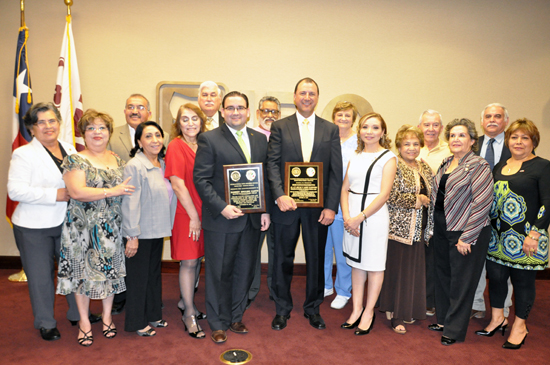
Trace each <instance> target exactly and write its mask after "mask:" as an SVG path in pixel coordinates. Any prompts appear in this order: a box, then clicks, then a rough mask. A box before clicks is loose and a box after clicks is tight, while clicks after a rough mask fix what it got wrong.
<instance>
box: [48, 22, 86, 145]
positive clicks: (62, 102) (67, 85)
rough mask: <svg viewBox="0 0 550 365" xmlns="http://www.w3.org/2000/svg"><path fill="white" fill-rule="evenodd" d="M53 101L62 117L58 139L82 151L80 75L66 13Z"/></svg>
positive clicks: (71, 30) (71, 29) (71, 31)
mask: <svg viewBox="0 0 550 365" xmlns="http://www.w3.org/2000/svg"><path fill="white" fill-rule="evenodd" d="M53 102H54V104H55V106H56V107H57V109H59V113H61V119H63V123H62V126H61V131H60V133H59V139H61V140H62V141H65V142H67V143H70V144H72V145H74V146H75V147H76V149H77V151H82V150H83V149H84V139H83V138H82V136H81V135H80V131H79V130H78V128H77V124H78V121H79V120H80V118H81V117H82V114H83V112H82V93H81V92H80V76H79V75H78V62H77V61H76V50H75V47H74V40H73V28H72V26H71V16H70V15H67V24H66V25H65V33H64V35H63V44H62V45H61V56H59V63H58V68H57V82H56V85H55V94H54V97H53Z"/></svg>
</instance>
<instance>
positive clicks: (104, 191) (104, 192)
mask: <svg viewBox="0 0 550 365" xmlns="http://www.w3.org/2000/svg"><path fill="white" fill-rule="evenodd" d="M103 194H104V195H105V197H107V190H105V188H103Z"/></svg>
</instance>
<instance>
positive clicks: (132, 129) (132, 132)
mask: <svg viewBox="0 0 550 365" xmlns="http://www.w3.org/2000/svg"><path fill="white" fill-rule="evenodd" d="M128 129H129V130H130V142H132V148H133V147H135V146H136V142H135V141H134V140H135V139H136V138H135V136H136V130H135V129H134V128H132V127H131V126H130V124H128Z"/></svg>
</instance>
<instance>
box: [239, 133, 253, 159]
mask: <svg viewBox="0 0 550 365" xmlns="http://www.w3.org/2000/svg"><path fill="white" fill-rule="evenodd" d="M237 142H239V146H241V150H243V153H244V157H246V162H248V163H250V161H251V160H250V152H248V148H247V147H246V143H244V139H243V131H237Z"/></svg>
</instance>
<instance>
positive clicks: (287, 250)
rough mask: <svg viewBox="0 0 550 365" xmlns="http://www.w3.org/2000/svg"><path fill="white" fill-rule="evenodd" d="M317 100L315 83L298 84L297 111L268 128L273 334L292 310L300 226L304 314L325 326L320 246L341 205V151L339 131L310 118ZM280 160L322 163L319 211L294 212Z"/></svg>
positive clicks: (311, 321) (303, 80)
mask: <svg viewBox="0 0 550 365" xmlns="http://www.w3.org/2000/svg"><path fill="white" fill-rule="evenodd" d="M318 100H319V88H318V86H317V83H316V82H315V81H314V80H312V79H310V78H305V79H302V80H300V81H299V82H298V83H297V84H296V88H295V89H294V104H295V105H296V109H297V113H296V114H293V115H291V116H289V117H286V118H283V119H281V120H279V121H276V122H274V123H273V124H272V126H271V136H270V137H269V151H268V156H267V174H268V178H269V184H270V186H271V192H272V194H273V198H274V199H276V201H277V205H276V206H275V207H274V208H273V212H272V220H273V224H274V226H273V227H274V231H275V255H274V261H273V277H272V295H273V299H274V300H275V305H276V311H277V314H276V316H275V318H274V319H273V322H272V323H271V328H273V329H274V330H282V329H283V328H285V327H286V325H287V320H288V319H289V318H290V312H291V311H292V295H291V293H290V284H291V281H292V273H293V268H294V255H295V249H296V244H297V242H298V238H299V236H300V226H301V228H302V241H303V243H304V249H305V256H306V275H307V277H306V280H307V282H306V300H305V302H304V316H305V317H306V318H308V319H309V323H310V325H311V326H313V327H314V328H317V329H324V328H325V322H324V321H323V318H322V317H321V315H320V314H319V306H320V305H321V303H322V302H323V297H324V257H325V243H326V240H327V231H328V226H329V225H330V224H332V222H333V220H334V216H335V214H336V212H337V211H338V203H339V202H340V192H341V189H342V152H341V148H340V137H339V134H338V127H337V126H336V125H334V124H332V123H330V122H328V121H326V120H324V119H322V118H320V117H318V116H316V115H315V114H314V111H315V107H316V106H317V101H318ZM285 162H322V163H323V183H324V186H323V195H324V207H323V208H297V206H296V202H295V201H294V199H292V198H291V197H289V196H288V195H285V192H284V182H285V179H286V178H287V176H286V172H285Z"/></svg>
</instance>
